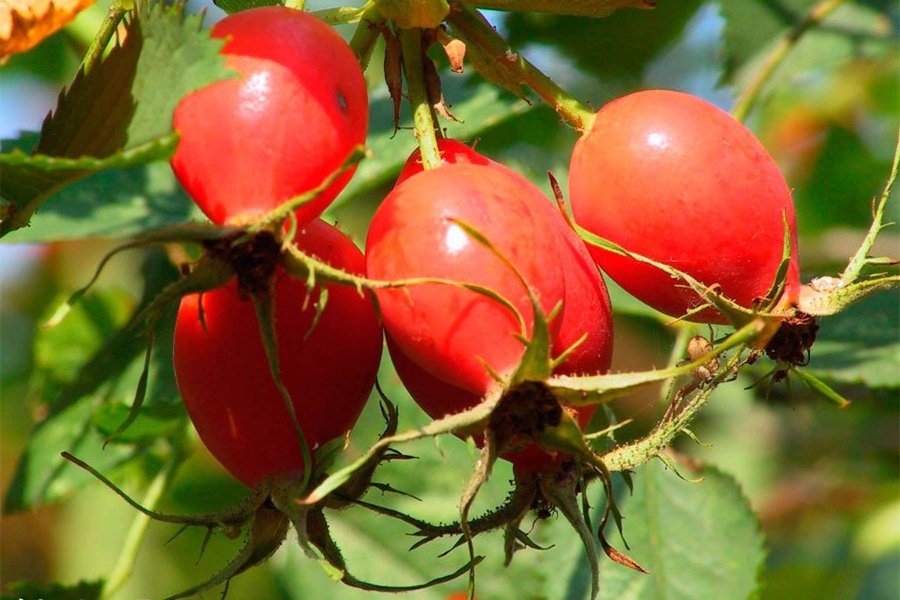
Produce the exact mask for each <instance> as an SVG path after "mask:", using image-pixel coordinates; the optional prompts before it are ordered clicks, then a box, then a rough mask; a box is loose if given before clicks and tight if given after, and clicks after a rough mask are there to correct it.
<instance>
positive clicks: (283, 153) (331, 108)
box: [171, 6, 369, 224]
mask: <svg viewBox="0 0 900 600" xmlns="http://www.w3.org/2000/svg"><path fill="white" fill-rule="evenodd" d="M212 36H213V37H217V38H224V39H226V40H227V41H226V42H225V45H224V47H223V48H222V53H223V54H224V55H225V56H227V60H226V64H227V65H228V66H229V67H230V68H232V69H234V70H236V71H237V72H238V73H240V75H241V77H240V79H231V80H225V81H219V82H217V83H214V84H212V85H209V86H207V87H204V88H202V89H200V90H198V91H196V92H194V93H192V94H189V95H188V96H186V97H185V98H184V99H183V100H182V101H181V102H180V103H179V104H178V107H177V108H176V109H175V117H174V126H175V130H176V131H177V132H178V133H179V134H180V136H181V139H180V142H179V144H178V149H177V150H176V152H175V155H174V156H173V157H172V161H171V163H172V169H173V171H174V172H175V176H176V177H177V178H178V180H179V181H180V182H181V184H182V186H184V188H185V190H187V192H188V194H189V195H190V196H191V198H193V200H194V202H196V203H197V205H198V206H199V207H200V208H201V209H202V210H203V212H204V213H206V215H207V216H208V217H209V218H210V219H211V220H212V221H213V222H215V223H217V224H222V223H225V222H227V221H231V220H232V219H235V218H239V217H240V218H247V217H252V216H254V215H258V214H260V213H264V212H267V211H269V210H271V209H273V208H275V207H277V206H278V205H280V204H282V203H283V202H285V201H287V200H289V199H291V198H293V197H295V196H297V195H299V194H302V193H304V192H307V191H310V190H312V189H313V188H315V187H317V186H318V185H320V184H321V183H322V181H323V180H324V179H325V178H326V177H327V176H328V175H330V174H331V173H332V172H334V171H335V170H337V169H338V168H339V167H340V166H341V165H342V164H343V162H344V161H345V160H346V158H347V157H348V156H349V154H350V152H351V150H352V149H353V148H354V147H355V146H357V145H359V144H362V143H363V142H364V141H365V138H366V132H367V128H368V110H369V105H368V96H367V93H366V84H365V81H364V79H363V75H362V71H361V70H360V68H359V65H358V63H357V61H356V57H355V56H354V54H353V51H352V50H351V49H350V48H349V46H347V44H346V43H345V42H344V40H343V39H342V38H341V36H340V35H338V34H337V33H336V32H335V31H334V30H333V29H332V28H331V27H329V26H328V25H327V24H325V23H324V22H323V21H321V20H319V19H318V18H316V17H314V16H313V15H311V14H309V13H306V12H302V11H298V10H293V9H288V8H284V7H280V6H271V7H264V8H255V9H251V10H246V11H243V12H239V13H235V14H233V15H231V16H228V17H225V18H224V19H222V20H221V21H219V22H218V23H216V25H214V26H213V28H212ZM350 176H351V172H350V171H348V172H346V173H344V174H343V175H342V176H341V177H340V178H339V179H338V180H337V181H335V182H334V183H333V184H332V185H331V186H330V187H329V188H328V189H327V190H326V191H325V192H324V193H322V194H321V195H320V196H319V197H318V198H316V200H314V201H313V202H311V203H309V204H306V205H304V206H303V207H301V208H300V209H298V211H297V218H298V220H299V222H300V223H304V222H307V221H310V220H311V219H313V218H314V217H316V216H317V215H319V214H320V213H321V212H322V211H323V210H324V209H325V208H326V207H327V206H328V204H329V203H330V202H331V201H332V200H333V199H334V197H335V196H337V194H338V193H339V192H340V191H341V189H343V187H344V186H345V185H346V184H347V181H349V179H350Z"/></svg>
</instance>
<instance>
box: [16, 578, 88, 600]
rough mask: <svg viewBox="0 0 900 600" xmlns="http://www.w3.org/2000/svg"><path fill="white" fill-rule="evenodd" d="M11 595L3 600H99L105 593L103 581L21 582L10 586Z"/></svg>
mask: <svg viewBox="0 0 900 600" xmlns="http://www.w3.org/2000/svg"><path fill="white" fill-rule="evenodd" d="M9 590H10V592H11V593H10V594H3V596H2V597H0V598H2V600H51V599H52V600H99V598H100V596H101V595H102V593H103V582H102V581H91V582H87V581H82V582H79V583H76V584H75V585H60V584H58V583H51V584H40V583H32V582H30V581H20V582H17V583H13V584H12V585H10V586H9Z"/></svg>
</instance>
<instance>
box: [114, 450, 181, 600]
mask: <svg viewBox="0 0 900 600" xmlns="http://www.w3.org/2000/svg"><path fill="white" fill-rule="evenodd" d="M184 459H185V453H184V452H183V449H182V448H181V447H180V445H179V446H177V447H176V448H175V449H173V451H172V453H171V455H170V456H169V458H168V460H167V461H166V462H165V464H164V465H163V468H162V470H161V471H160V472H159V473H158V474H157V475H156V477H155V478H154V479H153V481H152V482H151V483H150V487H149V488H148V489H147V493H146V495H145V496H144V501H143V502H142V503H141V505H142V506H143V507H145V508H147V509H148V510H151V511H152V510H153V509H154V508H155V507H156V506H157V504H158V503H159V501H160V500H161V499H162V497H163V494H165V492H166V490H167V489H169V486H170V485H171V483H172V481H173V480H174V479H175V473H176V471H178V468H179V467H180V466H181V464H182V463H183V462H184ZM152 520H153V519H152V518H151V517H150V516H149V515H147V514H145V513H138V514H137V516H136V517H135V519H134V522H133V523H132V524H131V529H130V530H129V531H128V535H127V536H126V538H125V543H124V545H123V547H122V551H121V554H120V555H119V560H118V561H117V562H116V564H115V566H114V567H113V569H112V571H110V573H109V576H107V578H106V584H105V585H104V586H103V594H102V595H101V596H100V598H101V600H106V599H107V598H111V597H113V596H114V595H115V593H116V592H117V591H118V590H119V588H121V587H122V585H124V584H125V582H126V581H128V579H129V578H130V577H131V574H132V572H133V571H134V563H135V561H136V560H137V555H138V552H139V551H140V549H141V545H142V544H143V540H144V536H145V535H146V534H147V529H148V527H149V526H150V522H151V521H152Z"/></svg>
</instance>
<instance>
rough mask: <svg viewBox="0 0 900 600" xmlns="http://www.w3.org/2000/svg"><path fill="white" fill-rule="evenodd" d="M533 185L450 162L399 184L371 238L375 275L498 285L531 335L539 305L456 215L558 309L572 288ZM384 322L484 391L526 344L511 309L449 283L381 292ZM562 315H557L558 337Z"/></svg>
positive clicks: (439, 369)
mask: <svg viewBox="0 0 900 600" xmlns="http://www.w3.org/2000/svg"><path fill="white" fill-rule="evenodd" d="M539 202H545V203H546V199H545V198H543V195H542V194H541V193H540V190H537V188H534V187H533V186H529V187H523V186H522V185H521V182H520V180H518V179H517V178H515V177H511V176H510V175H509V174H507V173H504V172H502V171H499V170H497V169H493V168H491V167H487V166H482V165H472V164H454V165H446V166H443V167H441V168H439V169H432V170H429V171H425V172H422V173H420V174H418V175H416V176H415V177H411V178H410V179H408V180H407V181H405V182H404V183H403V184H402V185H399V186H397V187H396V188H394V189H393V190H392V191H391V193H390V194H388V196H387V197H386V198H385V200H384V202H382V204H381V206H380V207H379V208H378V210H377V211H376V213H375V215H374V217H373V219H372V223H371V226H370V228H369V235H368V239H367V241H366V272H367V274H368V276H369V277H370V278H373V279H382V280H401V279H409V278H417V277H434V278H441V279H447V280H451V281H456V282H461V283H473V284H479V285H482V286H485V287H487V288H490V289H491V290H493V291H494V292H496V293H498V294H500V295H501V296H503V297H504V298H506V299H507V300H508V301H510V302H511V303H512V304H513V305H514V306H515V307H516V308H517V309H518V311H519V313H520V314H521V315H522V317H523V319H524V320H525V324H526V331H525V332H524V333H525V334H526V335H528V336H530V335H531V327H532V324H533V311H532V308H531V304H530V302H529V300H528V295H527V290H526V288H525V286H523V285H522V283H521V281H520V280H519V278H518V277H517V276H516V274H515V272H514V271H513V269H512V268H511V267H510V266H509V265H508V264H506V263H505V262H504V261H503V260H501V259H500V258H499V257H498V256H497V255H496V254H494V253H492V252H491V251H490V250H489V249H487V248H485V247H484V246H483V245H482V244H480V243H479V242H477V241H475V240H474V239H473V238H472V237H471V236H470V235H469V234H468V233H467V232H466V231H465V230H464V229H463V228H462V227H461V226H460V225H459V224H458V223H457V222H455V221H459V222H464V223H466V224H468V225H469V226H471V227H473V228H474V229H475V230H477V231H479V232H480V233H481V234H483V235H484V236H485V237H486V238H487V239H488V240H490V241H491V243H492V244H493V245H494V247H495V248H496V249H497V250H498V251H499V253H500V254H502V255H503V256H504V257H506V258H507V259H508V260H509V261H511V263H512V264H513V265H514V266H515V268H516V269H517V270H518V272H519V273H520V274H521V275H522V277H523V278H524V280H525V281H526V282H528V285H529V287H530V288H531V289H532V291H533V292H534V294H535V295H536V296H537V298H538V299H539V302H540V305H541V308H542V310H543V311H544V312H545V314H549V313H550V312H551V311H552V310H553V309H554V307H556V306H557V304H559V302H560V301H561V300H562V298H563V294H564V292H565V279H564V276H563V274H562V272H561V271H560V270H558V269H554V268H547V265H548V264H549V265H553V264H555V263H556V262H557V259H558V250H557V245H556V243H555V239H554V238H553V236H547V235H544V232H545V231H546V230H547V228H548V225H547V219H546V216H545V213H544V212H543V211H541V210H540V209H538V208H536V205H537V203H539ZM378 300H379V303H380V306H381V311H382V317H383V320H384V326H385V329H386V330H388V331H390V333H391V335H392V337H393V338H394V341H395V342H396V343H397V344H398V346H400V348H401V349H402V350H403V352H404V353H406V354H407V355H408V356H411V357H414V359H415V360H416V362H417V363H418V364H419V365H420V366H422V367H423V368H425V369H426V370H427V371H429V372H430V373H432V374H434V375H435V376H437V377H439V378H441V379H443V380H445V381H449V382H451V383H453V384H454V385H457V386H458V387H462V388H464V389H466V390H468V391H470V392H473V393H476V394H478V395H482V394H484V393H485V392H486V391H487V389H488V388H489V387H490V386H491V384H492V383H493V379H492V377H491V375H490V372H489V369H490V370H493V371H494V372H495V373H497V374H499V375H500V376H505V375H508V374H509V373H510V372H511V371H512V370H513V369H515V368H516V367H517V366H518V364H519V361H520V359H521V357H522V354H523V352H524V349H525V346H524V344H523V343H522V342H521V341H520V340H519V339H517V336H520V335H522V333H523V332H522V330H521V328H520V325H519V323H518V322H517V320H516V318H515V316H514V315H513V313H512V311H510V310H509V309H508V308H506V307H504V306H502V305H501V304H500V303H499V302H497V301H496V300H493V299H490V298H488V297H486V296H484V295H481V294H478V293H477V292H474V291H470V290H465V289H462V288H459V287H454V286H450V285H441V284H423V285H410V286H407V287H405V288H402V289H390V290H387V289H386V290H381V291H379V293H378ZM559 321H560V319H558V318H557V319H554V320H553V321H551V324H550V325H551V329H552V330H553V335H554V336H555V334H556V331H558V328H559Z"/></svg>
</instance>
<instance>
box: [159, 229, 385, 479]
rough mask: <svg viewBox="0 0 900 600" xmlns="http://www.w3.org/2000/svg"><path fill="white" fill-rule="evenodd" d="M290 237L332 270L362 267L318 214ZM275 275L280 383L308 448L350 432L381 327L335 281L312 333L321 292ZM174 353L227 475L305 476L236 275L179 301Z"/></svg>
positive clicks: (190, 406)
mask: <svg viewBox="0 0 900 600" xmlns="http://www.w3.org/2000/svg"><path fill="white" fill-rule="evenodd" d="M295 241H296V243H297V245H298V246H299V247H300V248H301V249H303V250H304V251H306V252H309V253H311V254H313V255H315V256H317V257H319V258H320V259H322V260H325V261H327V262H328V263H329V264H331V265H333V266H335V267H340V268H343V269H345V270H347V271H350V272H353V273H357V274H362V272H363V271H364V260H365V259H364V258H363V256H362V253H361V252H360V251H359V250H358V249H357V248H356V246H355V245H354V244H353V243H352V242H351V241H350V240H349V239H347V238H346V237H345V236H344V235H343V234H342V233H340V232H339V231H337V230H336V229H335V228H333V227H332V226H330V225H327V224H325V223H324V222H322V221H320V220H318V219H317V220H315V221H312V222H310V223H308V224H306V225H305V226H303V227H302V228H301V229H300V231H299V232H298V234H297V236H296V238H295ZM276 277H277V279H276V282H275V327H276V333H277V338H278V339H277V343H278V357H279V362H280V367H281V375H282V380H283V382H284V384H285V386H286V387H287V389H288V391H289V392H290V394H291V399H292V401H293V404H294V408H295V411H296V413H297V417H298V420H299V422H300V425H301V427H302V429H303V433H304V435H305V437H306V441H307V443H308V444H309V447H310V450H311V451H314V450H315V449H316V448H317V447H319V446H321V445H322V444H324V443H325V442H328V441H330V440H332V439H335V438H338V437H340V436H343V435H344V434H346V433H347V432H348V431H349V430H350V428H351V427H352V426H353V424H354V423H355V422H356V419H357V418H358V417H359V414H360V412H361V411H362V408H363V405H364V404H365V402H366V400H367V399H368V397H369V393H370V392H371V390H372V387H373V386H374V384H375V375H376V372H377V370H378V364H379V362H380V360H381V352H382V331H381V327H380V325H379V323H378V319H377V317H376V315H375V310H374V307H373V304H372V300H371V298H368V297H363V296H360V295H359V294H358V293H357V292H356V290H354V289H352V288H349V287H346V286H339V285H332V286H327V289H328V300H327V303H326V305H325V309H324V311H323V313H322V316H321V317H320V319H319V322H318V323H317V324H316V326H315V328H314V329H313V330H312V332H311V333H310V328H311V326H312V322H313V317H314V315H315V312H316V308H315V301H316V300H317V299H318V296H319V292H318V290H317V291H315V292H313V296H312V297H310V298H307V287H306V282H303V281H298V280H295V279H292V278H290V277H288V275H287V274H286V273H284V272H283V271H282V270H281V269H280V268H279V269H278V273H277V275H276ZM307 301H308V302H309V304H308V305H306V304H305V303H306V302H307ZM201 305H202V311H203V314H202V317H203V321H201V315H200V310H201ZM304 307H305V308H304ZM204 323H205V327H204ZM348 332H349V333H352V335H349V333H348ZM307 334H308V337H307ZM174 356H175V376H176V379H177V382H178V389H179V390H180V392H181V396H182V399H183V400H184V404H185V407H186V408H187V411H188V414H189V415H190V418H191V421H192V422H193V423H194V427H195V428H196V429H197V433H198V434H199V435H200V439H201V440H203V443H204V444H205V445H206V447H207V448H208V449H209V451H210V452H211V453H212V455H213V456H215V457H216V458H217V459H218V460H219V462H220V463H221V464H222V465H223V466H224V467H225V468H226V469H227V470H228V471H229V472H230V473H231V474H232V475H234V476H235V477H236V478H237V479H239V480H240V481H242V482H243V483H244V484H246V485H247V486H249V487H251V488H255V487H257V486H258V485H259V484H260V482H261V481H262V480H263V479H264V478H266V477H292V476H297V475H299V474H300V473H302V469H303V458H302V456H301V452H300V445H299V442H298V440H297V435H296V432H295V430H294V427H293V424H292V422H291V419H290V417H289V414H288V411H287V408H286V406H285V405H284V401H283V400H282V397H281V395H280V394H279V392H278V390H277V389H276V387H275V383H274V381H273V379H272V376H271V375H270V371H269V363H268V361H267V359H266V356H265V350H264V349H263V345H262V340H261V337H260V334H259V325H258V323H257V319H256V314H255V311H254V309H253V304H252V302H251V301H250V300H249V299H243V298H241V297H240V295H239V294H238V291H237V286H236V282H235V281H234V280H233V281H232V282H231V283H229V284H228V285H226V286H225V287H223V288H219V289H216V290H213V291H210V292H206V293H204V294H202V296H201V295H196V294H195V295H191V296H186V297H185V298H183V299H182V301H181V306H180V308H179V311H178V319H177V322H176V327H175V350H174Z"/></svg>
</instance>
